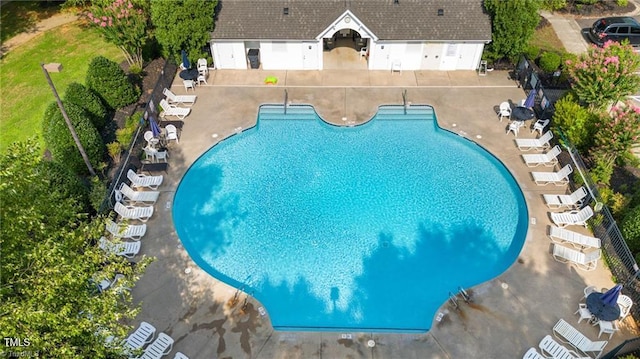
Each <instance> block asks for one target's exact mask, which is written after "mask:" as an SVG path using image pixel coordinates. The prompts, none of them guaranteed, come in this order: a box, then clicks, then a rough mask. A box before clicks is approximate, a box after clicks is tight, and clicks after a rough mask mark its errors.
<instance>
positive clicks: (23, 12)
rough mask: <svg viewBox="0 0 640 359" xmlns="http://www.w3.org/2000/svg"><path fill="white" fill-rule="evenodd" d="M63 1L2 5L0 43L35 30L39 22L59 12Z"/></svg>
mask: <svg viewBox="0 0 640 359" xmlns="http://www.w3.org/2000/svg"><path fill="white" fill-rule="evenodd" d="M62 2H64V1H12V2H9V3H6V4H3V5H2V12H1V13H0V24H1V25H0V42H3V43H4V42H5V41H6V40H8V39H10V38H12V37H14V36H16V35H18V34H21V33H23V32H26V33H30V32H34V31H36V30H37V27H36V25H37V24H38V22H39V21H41V20H44V19H47V18H49V17H51V16H53V15H55V14H57V13H59V12H60V4H61V3H62Z"/></svg>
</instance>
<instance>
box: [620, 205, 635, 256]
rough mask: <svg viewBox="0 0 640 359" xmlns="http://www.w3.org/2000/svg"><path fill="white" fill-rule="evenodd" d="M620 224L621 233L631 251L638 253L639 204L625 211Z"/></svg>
mask: <svg viewBox="0 0 640 359" xmlns="http://www.w3.org/2000/svg"><path fill="white" fill-rule="evenodd" d="M620 226H621V229H620V230H621V232H622V235H623V236H624V239H625V241H626V242H627V245H628V246H629V249H630V250H631V252H633V253H634V254H638V253H640V205H638V206H635V207H634V208H632V209H631V210H630V211H629V212H627V214H626V215H625V216H624V218H623V220H622V224H621V225H620Z"/></svg>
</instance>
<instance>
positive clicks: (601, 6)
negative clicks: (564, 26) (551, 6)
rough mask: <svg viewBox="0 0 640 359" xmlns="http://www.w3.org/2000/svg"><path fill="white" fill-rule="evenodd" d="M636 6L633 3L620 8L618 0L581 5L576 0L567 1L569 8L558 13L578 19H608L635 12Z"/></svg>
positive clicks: (603, 0) (602, 0) (604, 0)
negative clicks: (608, 17)
mask: <svg viewBox="0 0 640 359" xmlns="http://www.w3.org/2000/svg"><path fill="white" fill-rule="evenodd" d="M635 9H636V6H635V4H633V3H632V2H631V1H629V2H628V3H627V5H626V6H618V2H617V1H616V0H600V1H598V2H597V3H595V4H593V5H586V4H580V3H578V1H576V0H569V1H567V6H566V7H565V8H564V9H562V10H558V13H560V14H565V15H573V16H578V17H607V16H616V15H623V14H628V13H630V12H632V11H635Z"/></svg>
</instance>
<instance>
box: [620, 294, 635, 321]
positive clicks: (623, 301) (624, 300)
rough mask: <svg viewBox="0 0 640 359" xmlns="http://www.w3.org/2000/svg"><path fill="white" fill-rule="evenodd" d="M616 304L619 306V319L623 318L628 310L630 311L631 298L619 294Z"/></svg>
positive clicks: (627, 313)
mask: <svg viewBox="0 0 640 359" xmlns="http://www.w3.org/2000/svg"><path fill="white" fill-rule="evenodd" d="M618 306H619V307H620V319H624V318H625V317H626V316H627V315H629V312H630V311H631V306H633V299H631V298H630V297H629V296H626V295H624V294H620V295H619V296H618Z"/></svg>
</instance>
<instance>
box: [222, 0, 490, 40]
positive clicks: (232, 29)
mask: <svg viewBox="0 0 640 359" xmlns="http://www.w3.org/2000/svg"><path fill="white" fill-rule="evenodd" d="M285 7H288V8H289V15H284V14H283V8H285ZM438 9H443V10H444V15H443V16H438V15H437V12H438ZM346 10H350V11H351V12H352V13H353V15H354V16H356V17H357V18H358V19H360V20H361V21H362V22H363V24H364V25H365V26H366V27H368V28H369V29H370V30H371V31H372V32H373V33H374V34H375V35H376V36H377V37H378V38H379V39H381V40H442V41H447V40H454V41H464V40H480V41H488V40H491V22H490V19H489V15H488V14H487V13H485V12H484V10H483V7H482V0H399V4H394V3H393V0H281V1H274V0H262V1H261V0H256V1H250V0H220V9H219V12H218V14H217V20H216V24H215V29H214V31H213V33H212V37H213V38H214V39H229V40H231V39H255V40H260V39H271V40H310V39H314V38H315V37H316V36H318V35H319V34H320V33H321V32H322V31H323V30H324V29H326V28H327V27H328V26H329V25H331V23H332V22H333V21H335V20H336V19H337V18H338V16H340V15H341V14H343V13H344V12H345V11H346Z"/></svg>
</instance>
